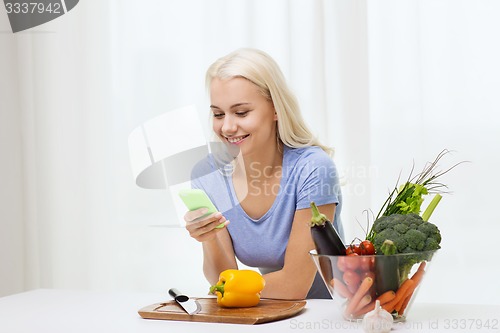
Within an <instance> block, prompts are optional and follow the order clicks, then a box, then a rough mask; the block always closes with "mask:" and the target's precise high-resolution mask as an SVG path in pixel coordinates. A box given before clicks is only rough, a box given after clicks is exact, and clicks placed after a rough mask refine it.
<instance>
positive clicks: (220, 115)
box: [214, 113, 224, 119]
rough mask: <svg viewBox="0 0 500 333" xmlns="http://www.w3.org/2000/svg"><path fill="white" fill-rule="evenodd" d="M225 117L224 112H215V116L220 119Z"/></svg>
mask: <svg viewBox="0 0 500 333" xmlns="http://www.w3.org/2000/svg"><path fill="white" fill-rule="evenodd" d="M222 117H224V113H214V118H217V119H220V118H222Z"/></svg>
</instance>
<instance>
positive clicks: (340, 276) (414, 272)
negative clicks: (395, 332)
mask: <svg viewBox="0 0 500 333" xmlns="http://www.w3.org/2000/svg"><path fill="white" fill-rule="evenodd" d="M437 251H438V250H434V251H427V252H419V253H401V254H394V255H387V256H386V255H367V256H362V255H359V256H329V255H320V254H317V252H316V251H315V250H313V251H311V252H310V255H311V258H312V259H313V260H314V263H315V264H316V267H317V268H318V271H319V272H320V275H321V278H322V279H323V282H324V283H325V285H326V287H327V288H328V291H329V292H330V295H331V296H332V298H333V301H334V303H336V304H337V305H338V308H339V309H340V310H341V311H342V315H343V317H344V318H345V319H346V320H350V321H357V320H360V319H363V316H364V315H365V314H366V313H367V312H369V311H371V310H373V309H374V308H375V301H376V300H377V299H378V300H379V301H380V304H381V306H382V307H383V308H384V309H385V310H387V311H388V312H389V313H391V314H392V316H393V318H394V321H395V322H402V321H405V320H406V316H407V314H408V312H409V311H410V308H411V305H412V303H413V301H414V299H415V296H416V294H417V291H418V289H419V288H420V286H421V284H422V278H423V277H424V275H425V273H426V271H427V270H428V268H429V262H430V261H431V260H432V258H433V256H434V254H435V253H436V252H437Z"/></svg>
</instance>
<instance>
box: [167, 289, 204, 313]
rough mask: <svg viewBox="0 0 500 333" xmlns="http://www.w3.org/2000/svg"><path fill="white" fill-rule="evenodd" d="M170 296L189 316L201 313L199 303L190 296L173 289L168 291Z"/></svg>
mask: <svg viewBox="0 0 500 333" xmlns="http://www.w3.org/2000/svg"><path fill="white" fill-rule="evenodd" d="M168 293H169V294H170V296H172V297H173V298H174V300H175V301H176V302H177V303H178V304H179V305H180V306H181V307H182V308H183V309H184V311H186V312H187V314H189V315H193V314H195V313H198V312H200V310H201V305H200V303H199V302H198V301H196V300H193V299H190V298H189V297H188V296H186V295H184V294H183V293H181V292H180V291H179V290H177V289H176V288H172V289H170V290H169V291H168Z"/></svg>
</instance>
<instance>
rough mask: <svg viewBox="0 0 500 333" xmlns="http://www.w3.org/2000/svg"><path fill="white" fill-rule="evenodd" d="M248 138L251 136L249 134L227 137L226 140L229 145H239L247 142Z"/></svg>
mask: <svg viewBox="0 0 500 333" xmlns="http://www.w3.org/2000/svg"><path fill="white" fill-rule="evenodd" d="M248 136H249V134H247V135H242V136H234V137H226V140H227V141H228V142H229V143H232V144H235V145H238V144H240V143H241V142H243V140H245V139H246V138H247V137H248Z"/></svg>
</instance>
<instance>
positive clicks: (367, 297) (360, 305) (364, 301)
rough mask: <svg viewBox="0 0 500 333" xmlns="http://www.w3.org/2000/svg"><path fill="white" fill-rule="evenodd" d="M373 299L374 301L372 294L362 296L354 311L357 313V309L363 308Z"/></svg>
mask: <svg viewBox="0 0 500 333" xmlns="http://www.w3.org/2000/svg"><path fill="white" fill-rule="evenodd" d="M371 301H372V297H371V296H370V294H365V296H363V297H361V299H360V300H359V303H358V305H357V306H356V309H354V313H356V312H357V311H359V310H361V309H362V308H363V307H365V306H367V305H368V304H370V303H371Z"/></svg>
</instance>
